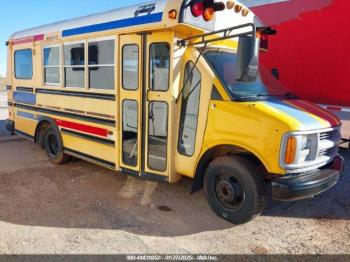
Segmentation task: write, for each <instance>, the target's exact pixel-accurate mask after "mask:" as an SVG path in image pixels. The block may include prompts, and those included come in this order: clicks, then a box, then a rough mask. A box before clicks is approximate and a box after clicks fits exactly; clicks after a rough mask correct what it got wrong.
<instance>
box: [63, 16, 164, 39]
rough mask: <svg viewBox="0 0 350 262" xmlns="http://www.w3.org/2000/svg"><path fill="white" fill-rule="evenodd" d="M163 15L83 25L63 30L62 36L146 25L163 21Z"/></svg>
mask: <svg viewBox="0 0 350 262" xmlns="http://www.w3.org/2000/svg"><path fill="white" fill-rule="evenodd" d="M162 17H163V13H155V14H151V15H144V16H138V17H133V18H127V19H122V20H116V21H112V22H107V23H102V24H96V25H89V26H83V27H78V28H73V29H68V30H64V31H63V32H62V37H68V36H74V35H81V34H87V33H94V32H100V31H106V30H112V29H117V28H123V27H129V26H135V25H144V24H151V23H156V22H161V21H162Z"/></svg>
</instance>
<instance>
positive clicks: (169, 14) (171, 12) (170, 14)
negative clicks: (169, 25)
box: [168, 9, 177, 19]
mask: <svg viewBox="0 0 350 262" xmlns="http://www.w3.org/2000/svg"><path fill="white" fill-rule="evenodd" d="M168 17H169V18H170V19H176V18H177V11H176V10H174V9H173V10H171V11H169V13H168Z"/></svg>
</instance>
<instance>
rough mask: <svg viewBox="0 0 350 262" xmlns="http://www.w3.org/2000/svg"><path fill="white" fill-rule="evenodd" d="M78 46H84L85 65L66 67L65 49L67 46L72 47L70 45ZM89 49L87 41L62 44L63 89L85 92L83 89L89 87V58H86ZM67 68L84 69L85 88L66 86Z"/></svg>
mask: <svg viewBox="0 0 350 262" xmlns="http://www.w3.org/2000/svg"><path fill="white" fill-rule="evenodd" d="M78 44H84V65H73V66H72V65H65V53H64V47H65V46H70V45H78ZM86 47H87V41H86V40H81V41H73V42H64V43H62V54H63V56H62V57H63V60H62V69H63V76H62V77H63V82H62V87H63V88H66V89H73V90H76V89H78V90H83V89H85V90H86V89H87V87H88V83H86V81H87V80H86V79H87V73H86V71H87V69H88V68H87V64H88V62H87V60H88V58H87V57H86V56H87V55H88V52H87V50H86ZM66 68H83V69H84V85H83V87H77V86H66V71H65V69H66Z"/></svg>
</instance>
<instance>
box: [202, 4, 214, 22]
mask: <svg viewBox="0 0 350 262" xmlns="http://www.w3.org/2000/svg"><path fill="white" fill-rule="evenodd" d="M214 14H215V10H214V8H213V7H209V8H206V9H205V10H204V13H203V18H204V20H205V21H207V22H208V21H210V20H212V19H213V18H214Z"/></svg>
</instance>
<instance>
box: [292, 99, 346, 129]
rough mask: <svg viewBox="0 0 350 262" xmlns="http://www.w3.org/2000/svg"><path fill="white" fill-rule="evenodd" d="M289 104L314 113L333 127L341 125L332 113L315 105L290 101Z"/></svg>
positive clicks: (300, 101)
mask: <svg viewBox="0 0 350 262" xmlns="http://www.w3.org/2000/svg"><path fill="white" fill-rule="evenodd" d="M288 102H289V103H291V104H293V105H295V106H297V107H300V108H302V109H304V110H305V111H306V112H309V113H312V114H314V115H316V116H318V117H320V118H322V119H324V120H325V121H327V122H328V123H329V124H330V125H331V126H332V127H336V126H338V125H340V120H339V118H338V117H336V116H334V115H333V114H332V113H330V112H328V111H327V110H325V109H323V108H321V107H318V106H316V105H315V104H312V103H309V102H306V101H302V100H289V101H288Z"/></svg>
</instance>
